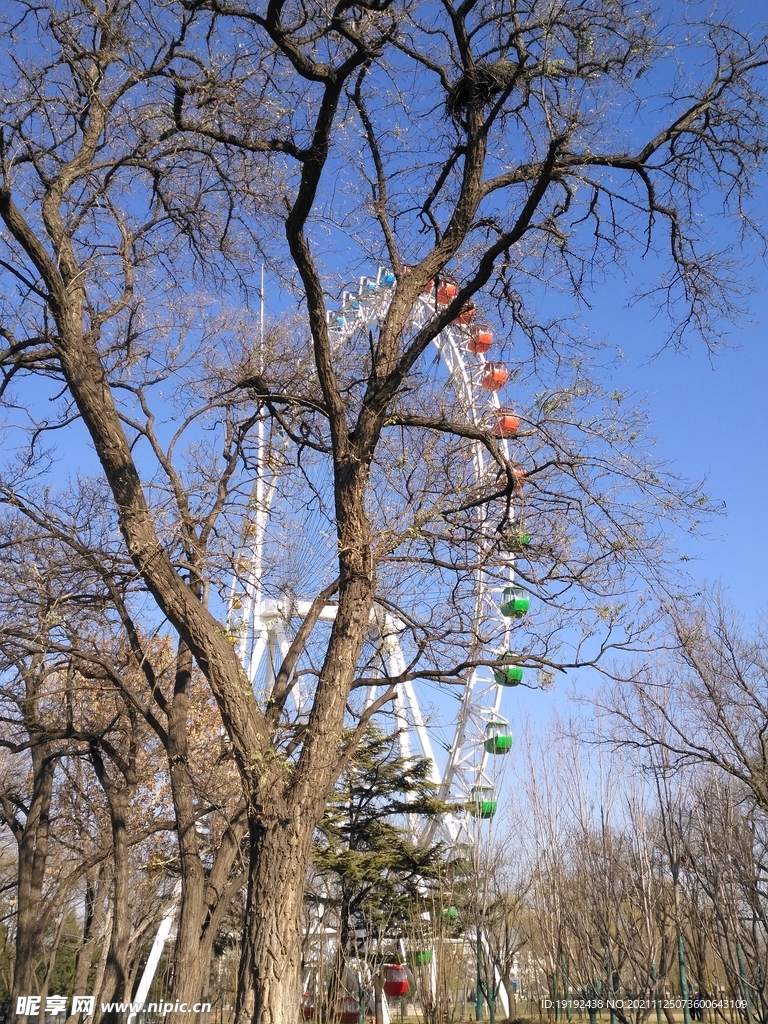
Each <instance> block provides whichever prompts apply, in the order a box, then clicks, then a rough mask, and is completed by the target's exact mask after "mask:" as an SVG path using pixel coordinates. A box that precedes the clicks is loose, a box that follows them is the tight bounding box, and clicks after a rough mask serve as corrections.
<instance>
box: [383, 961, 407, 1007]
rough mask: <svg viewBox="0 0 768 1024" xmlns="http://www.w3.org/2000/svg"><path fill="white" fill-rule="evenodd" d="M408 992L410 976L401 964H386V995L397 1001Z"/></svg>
mask: <svg viewBox="0 0 768 1024" xmlns="http://www.w3.org/2000/svg"><path fill="white" fill-rule="evenodd" d="M407 991H408V975H407V973H406V970H405V968H404V967H402V966H401V965H400V964H384V994H385V995H386V996H387V998H388V999H397V998H399V997H400V996H404V995H405V994H406V992H407Z"/></svg>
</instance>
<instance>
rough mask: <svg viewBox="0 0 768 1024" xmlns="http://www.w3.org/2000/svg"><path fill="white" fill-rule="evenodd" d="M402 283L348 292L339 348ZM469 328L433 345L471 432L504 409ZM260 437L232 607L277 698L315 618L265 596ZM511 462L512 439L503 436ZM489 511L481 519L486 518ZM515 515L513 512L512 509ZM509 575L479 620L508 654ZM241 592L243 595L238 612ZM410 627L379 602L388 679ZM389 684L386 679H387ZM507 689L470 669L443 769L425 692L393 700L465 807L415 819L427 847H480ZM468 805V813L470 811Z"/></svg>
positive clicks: (334, 318)
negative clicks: (478, 816)
mask: <svg viewBox="0 0 768 1024" xmlns="http://www.w3.org/2000/svg"><path fill="white" fill-rule="evenodd" d="M395 286H396V280H395V275H394V273H393V271H392V270H389V269H387V268H384V267H380V268H379V270H378V273H377V275H376V277H375V278H370V277H369V278H366V277H362V278H360V281H359V285H358V288H357V291H356V292H351V291H347V292H344V294H343V297H342V305H341V309H340V310H339V311H338V312H337V313H329V314H328V321H329V330H330V334H331V338H332V341H333V343H334V344H335V346H336V347H338V346H341V345H342V344H343V343H345V342H347V341H349V340H350V339H351V338H352V337H354V336H355V335H356V334H358V333H360V332H362V331H365V330H367V329H368V328H369V327H370V326H371V325H373V324H376V323H381V322H382V321H383V319H384V317H385V316H386V313H387V310H388V309H389V305H390V303H391V301H392V297H393V294H394V289H395ZM435 311H436V305H435V297H434V295H433V294H432V293H431V292H425V293H423V294H422V295H421V296H420V297H419V299H418V300H417V302H416V305H415V307H414V309H413V310H412V313H411V318H410V321H409V322H410V326H411V327H413V328H415V329H416V330H419V329H421V328H422V327H423V326H424V325H425V324H426V323H427V322H428V321H429V320H430V319H431V318H432V317H433V316H434V315H435ZM469 336H470V335H469V331H468V329H467V328H464V327H462V326H459V325H456V324H450V325H448V326H447V327H445V328H444V329H443V330H442V331H441V332H440V333H439V334H438V335H437V336H436V337H435V338H434V340H433V342H432V345H433V346H434V348H435V349H436V350H437V352H438V354H439V356H440V358H441V360H442V362H443V364H444V366H445V368H446V370H447V373H448V376H449V378H450V380H451V383H452V386H453V387H454V388H455V389H456V391H457V394H458V396H459V399H460V402H461V405H462V408H463V410H464V413H465V415H466V416H467V418H468V421H469V422H470V423H471V425H472V426H478V427H479V426H482V425H483V421H484V420H487V418H488V416H489V414H491V415H492V414H494V413H498V412H499V410H500V408H501V406H500V402H499V399H498V395H497V393H496V392H495V391H490V392H489V391H485V390H483V389H482V387H481V383H480V382H481V375H482V371H483V368H484V365H485V359H484V357H483V356H481V355H477V356H475V357H474V358H470V356H471V353H469V352H468V350H467V341H468V338H469ZM258 430H259V433H258V435H257V454H256V461H257V466H258V472H257V476H256V480H255V483H254V489H253V493H252V502H251V505H252V515H251V517H250V519H249V528H248V529H249V533H250V536H251V537H252V540H249V542H248V543H247V546H246V547H245V548H244V549H242V550H241V553H240V555H239V557H238V560H237V568H238V570H239V572H238V573H236V574H235V576H233V579H232V583H231V587H230V594H229V604H228V614H227V623H228V627H229V629H230V632H231V635H232V636H233V640H234V642H235V644H236V650H237V652H238V655H239V657H240V660H241V662H242V664H243V666H244V668H245V670H246V673H247V675H248V678H249V681H250V682H251V685H252V686H254V685H255V684H256V679H257V676H259V675H260V673H261V679H262V680H263V682H262V684H261V685H263V689H264V696H265V697H266V696H268V694H269V692H270V689H271V687H272V686H273V685H274V681H275V675H276V666H279V665H280V664H281V663H282V661H283V659H284V657H285V655H286V653H287V651H288V647H289V646H290V643H289V640H288V638H287V634H286V628H285V627H286V624H287V621H288V619H289V618H298V619H303V618H304V616H306V614H307V613H308V611H309V609H310V606H311V601H310V600H301V599H299V600H295V599H293V598H292V599H291V600H286V601H280V600H274V599H265V598H264V597H263V595H262V593H261V579H262V569H263V565H264V537H265V532H266V529H267V522H268V518H269V510H270V503H271V500H272V496H273V494H274V490H275V486H276V484H277V481H278V479H279V473H277V472H276V471H273V472H272V473H270V471H269V469H268V467H267V465H266V462H267V457H266V455H267V451H268V436H267V425H266V423H265V421H263V420H262V421H260V423H259V426H258ZM471 444H472V462H473V473H474V478H475V480H476V481H480V480H482V479H483V478H484V477H485V475H486V473H487V472H488V471H489V469H490V467H491V465H493V467H494V469H495V467H496V463H495V462H493V460H492V459H491V458H490V456H489V454H488V451H487V449H486V447H485V445H484V444H483V443H482V442H481V441H478V440H475V441H473V442H471ZM498 444H499V445H500V447H501V449H502V452H503V454H504V455H505V457H507V458H509V457H510V453H509V442H508V441H507V440H506V439H504V438H499V439H498ZM485 514H486V513H485V511H484V510H483V509H482V508H481V509H480V510H479V511H478V516H479V517H480V518H481V519H484V518H485ZM513 514H514V510H513ZM499 563H500V566H499V567H500V568H501V570H502V572H503V571H504V569H505V568H506V571H507V575H508V579H507V580H506V581H504V584H502V583H500V581H499V580H498V576H497V578H496V581H495V582H493V583H491V582H490V581H489V579H488V578H487V573H486V571H485V570H484V569H483V568H482V566H480V567H478V568H477V569H476V570H475V579H476V589H475V596H474V601H475V611H474V615H475V620H476V621H477V620H479V619H480V617H481V616H485V615H488V614H490V615H495V616H496V617H497V618H498V619H499V622H500V625H502V626H503V628H504V644H505V646H504V649H503V651H502V652H498V653H504V652H505V651H506V650H507V649H508V646H509V632H510V629H509V620H508V619H504V618H503V617H502V616H501V614H500V612H499V606H498V600H499V596H500V594H501V592H502V590H503V589H504V585H509V584H511V583H512V582H513V580H514V556H513V554H512V553H504V554H503V555H500V557H499ZM238 593H240V594H242V598H241V599H240V607H237V601H238V597H237V595H238ZM335 615H336V608H335V606H334V605H328V606H326V608H324V609H323V610H322V612H321V614H320V621H326V622H330V621H333V619H334V617H335ZM404 630H405V626H404V624H403V623H402V622H399V621H398V620H397V618H396V617H394V616H393V615H392V614H391V613H390V612H388V611H386V610H385V609H383V608H382V607H380V606H376V607H375V608H374V610H373V612H372V614H371V627H370V636H371V639H372V640H374V642H375V641H376V640H378V643H379V645H380V652H379V659H380V665H381V675H382V679H383V680H384V679H387V678H392V677H397V676H403V675H406V660H405V657H404V654H403V650H402V647H401V644H400V640H399V637H400V636H401V635H402V634H403V633H404ZM382 685H383V683H382ZM375 696H376V687H370V688H369V690H368V693H367V696H366V705H370V703H372V702H373V700H374V699H375ZM501 696H502V687H500V686H499V685H498V684H497V683H496V681H495V679H494V675H493V670H492V669H491V668H490V667H489V666H478V667H476V668H474V669H473V670H472V671H471V672H469V673H467V675H466V677H465V679H464V681H463V683H462V685H461V692H460V694H459V697H458V703H459V710H458V713H457V715H456V718H455V725H454V729H453V738H452V740H451V742H450V743H448V744H442V745H443V746H444V747H445V754H446V757H445V761H444V764H443V766H442V767H441V765H440V763H439V761H438V759H437V758H436V756H435V744H434V743H433V740H432V737H431V736H430V734H429V730H428V727H427V724H426V721H425V716H424V713H423V711H422V708H421V706H420V703H419V699H418V694H417V691H416V687H415V686H414V684H413V682H412V681H411V680H410V679H406V680H405V681H404V682H402V683H401V684H400V685H399V686H398V688H397V694H396V697H395V700H394V717H395V721H396V722H397V724H398V743H399V748H400V754H401V756H403V757H406V758H413V757H417V758H424V759H426V760H427V762H428V763H429V765H430V781H431V782H432V783H433V784H434V786H435V787H436V796H437V798H438V799H440V800H442V801H444V802H446V803H448V804H449V805H450V806H451V807H454V808H456V810H454V811H451V812H449V813H447V814H445V815H444V816H443V817H442V818H440V819H438V820H437V821H431V822H423V821H419V820H418V819H416V818H415V817H413V818H412V819H411V821H410V823H409V824H410V828H411V831H412V833H413V835H414V838H415V839H416V840H417V841H418V842H419V843H420V844H422V845H428V844H429V843H431V842H433V841H434V840H436V839H438V840H440V841H442V842H443V843H444V844H446V846H447V847H448V848H449V850H453V851H455V855H458V853H459V852H460V851H461V850H462V848H466V847H467V846H469V847H471V846H472V842H473V837H472V830H471V828H470V825H469V819H468V814H467V813H466V812H467V811H468V810H469V809H471V807H472V806H473V792H475V793H476V792H477V791H478V790H477V787H489V788H491V789H492V788H493V780H492V778H491V777H490V775H489V772H488V759H489V757H491V756H492V755H491V754H489V752H488V751H487V750H486V748H485V745H484V742H483V741H484V739H485V727H486V726H487V725H488V724H489V723H490V722H499V721H502V722H505V724H506V721H505V719H503V718H502V717H501V714H500V707H501ZM292 698H293V701H294V704H295V708H296V711H297V712H298V713H299V714H301V713H303V712H306V711H307V710H308V707H309V702H310V699H311V695H310V693H309V692H308V691H307V689H305V688H303V687H302V686H301V685H296V686H295V687H294V688H293V690H292ZM462 809H464V813H462Z"/></svg>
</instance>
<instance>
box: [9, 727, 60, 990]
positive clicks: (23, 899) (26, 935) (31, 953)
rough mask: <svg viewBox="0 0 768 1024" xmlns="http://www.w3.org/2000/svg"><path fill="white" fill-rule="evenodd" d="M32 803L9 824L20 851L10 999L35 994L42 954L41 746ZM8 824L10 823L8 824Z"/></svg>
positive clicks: (45, 785)
mask: <svg viewBox="0 0 768 1024" xmlns="http://www.w3.org/2000/svg"><path fill="white" fill-rule="evenodd" d="M32 772H33V779H34V781H33V792H32V801H31V804H30V807H29V812H28V814H27V820H26V822H24V824H23V825H21V824H20V823H18V821H15V822H14V824H15V825H16V826H17V827H14V824H11V827H12V828H13V831H14V835H15V836H16V839H17V842H18V849H19V868H18V871H19V876H18V914H17V918H16V962H15V967H14V972H13V991H12V992H11V999H12V1002H13V1005H15V1001H16V998H17V997H18V996H22V995H31V994H32V993H34V992H36V991H37V982H36V980H35V966H36V963H37V957H38V955H39V953H40V951H41V941H42V938H43V933H44V932H45V930H46V928H47V925H48V918H49V916H50V912H49V911H43V910H42V907H43V899H42V894H43V882H44V880H45V869H46V864H47V860H48V844H49V826H50V810H51V795H52V792H53V776H54V772H55V764H54V761H53V760H52V759H51V758H49V757H48V756H46V754H45V752H44V751H43V750H42V748H40V747H33V748H32ZM6 817H7V815H6ZM9 824H10V822H9Z"/></svg>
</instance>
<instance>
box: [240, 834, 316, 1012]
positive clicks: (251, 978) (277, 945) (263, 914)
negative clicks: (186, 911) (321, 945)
mask: <svg viewBox="0 0 768 1024" xmlns="http://www.w3.org/2000/svg"><path fill="white" fill-rule="evenodd" d="M260 817H261V816H260ZM287 824H288V823H287V822H284V821H283V822H281V821H279V820H278V819H277V818H273V819H272V820H271V821H269V822H268V823H267V824H264V823H263V820H258V819H257V818H256V815H255V814H254V815H252V822H251V826H250V839H251V850H252V858H253V859H252V863H251V871H250V873H249V879H248V899H247V904H246V912H245V932H244V935H243V947H242V954H241V957H240V967H239V975H238V994H237V1007H236V1013H235V1022H236V1024H293V1022H294V1021H297V1020H299V1014H300V999H301V987H300V985H301V912H302V905H303V900H304V888H305V881H306V865H307V858H308V856H309V846H310V841H311V837H312V825H311V823H309V824H305V823H302V822H297V823H295V826H294V827H293V828H290V827H286V825H287Z"/></svg>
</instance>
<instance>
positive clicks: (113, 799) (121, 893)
mask: <svg viewBox="0 0 768 1024" xmlns="http://www.w3.org/2000/svg"><path fill="white" fill-rule="evenodd" d="M99 760H100V758H99V757H98V756H97V755H95V756H94V764H97V763H98V762H99ZM96 771H97V774H99V777H100V779H101V781H102V785H104V790H105V792H106V794H107V797H108V799H109V810H110V816H111V819H112V847H113V852H112V858H113V863H114V880H113V890H112V908H113V913H112V932H111V935H110V936H109V952H108V954H107V961H106V967H105V970H104V981H103V984H102V988H101V992H100V993H98V995H99V1003H101V1002H117V1001H120V1000H123V999H125V998H128V997H129V996H130V993H128V992H126V991H125V983H126V981H127V978H128V954H129V945H130V939H131V923H132V922H131V902H130V884H129V877H128V836H127V833H126V825H125V819H126V812H127V810H128V795H127V794H126V793H125V792H124V791H121V790H118V789H116V788H115V787H114V785H113V784H112V783H105V779H103V778H102V773H103V772H104V766H103V764H101V765H100V766H99V767H97V768H96ZM118 1016H119V1015H118V1014H117V1013H115V1012H111V1013H105V1014H104V1015H103V1016H102V1015H101V1012H100V1010H99V1006H98V1004H97V1006H96V1010H95V1014H94V1020H95V1021H96V1024H98V1022H99V1021H100V1020H103V1021H105V1022H107V1024H112V1022H113V1021H114V1022H117V1020H118Z"/></svg>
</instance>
